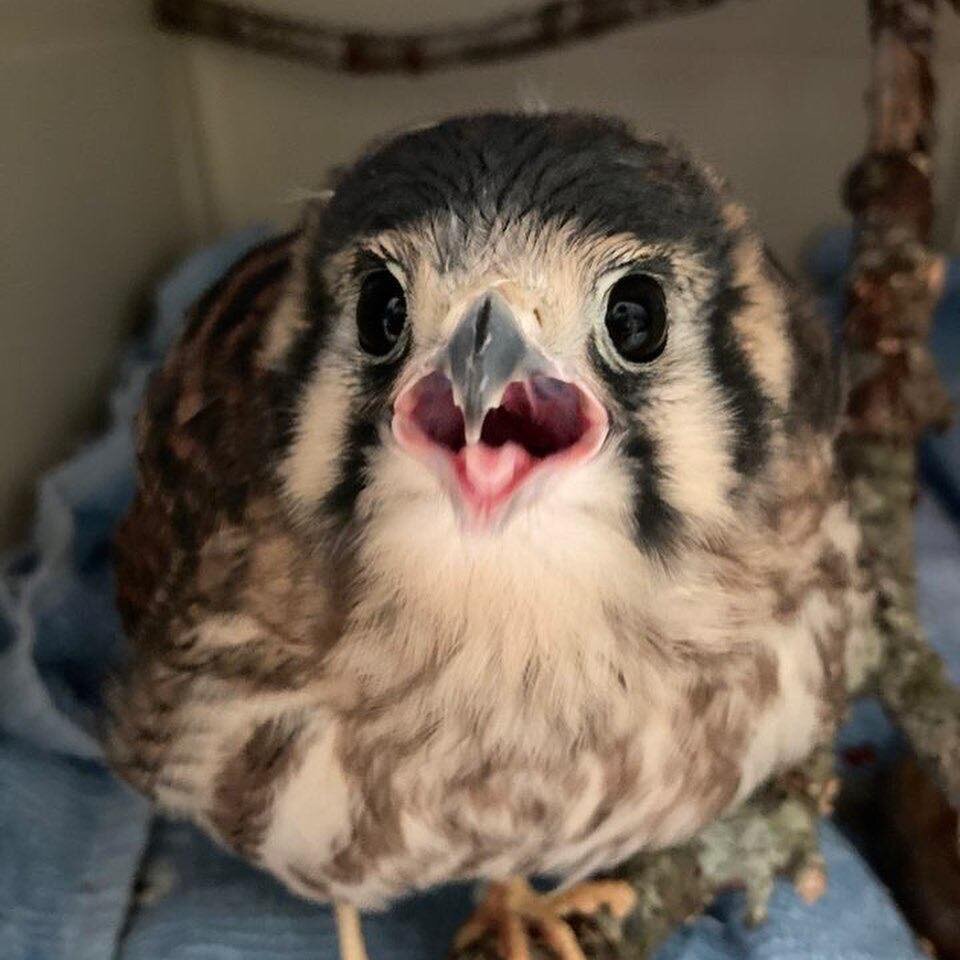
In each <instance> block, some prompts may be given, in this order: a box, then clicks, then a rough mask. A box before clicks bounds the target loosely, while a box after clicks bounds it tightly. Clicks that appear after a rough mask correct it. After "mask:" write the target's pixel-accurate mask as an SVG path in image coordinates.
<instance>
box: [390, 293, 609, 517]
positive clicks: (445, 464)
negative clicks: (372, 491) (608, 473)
mask: <svg viewBox="0 0 960 960" xmlns="http://www.w3.org/2000/svg"><path fill="white" fill-rule="evenodd" d="M607 427H608V417H607V412H606V410H605V409H604V408H603V406H602V405H601V404H600V403H599V401H598V400H597V399H596V398H595V397H594V396H593V394H592V392H591V391H590V390H589V389H588V388H587V387H586V386H585V385H584V384H583V383H582V382H580V381H579V380H571V379H567V378H565V377H563V376H562V375H561V374H560V373H559V371H558V369H557V367H556V365H555V364H554V363H553V362H552V361H551V360H550V359H549V358H548V357H547V356H546V355H545V354H544V353H543V352H542V351H541V350H540V348H539V347H538V346H537V345H536V344H534V343H533V342H531V340H530V338H528V337H527V336H526V335H525V334H524V332H523V330H522V329H521V327H520V324H519V323H518V322H517V320H516V318H515V316H514V314H513V311H512V310H511V308H510V304H509V303H508V302H507V300H506V299H505V298H504V297H503V296H502V295H501V294H500V293H499V292H498V291H496V290H492V291H489V292H487V293H485V294H483V295H482V296H481V297H479V298H478V299H477V300H475V301H474V302H473V303H472V304H471V305H470V307H469V308H468V309H467V310H466V312H465V314H464V315H463V317H462V318H461V319H460V321H459V322H458V323H457V326H456V328H455V329H454V331H453V333H452V335H451V336H450V339H449V341H448V342H447V343H446V344H445V345H444V346H443V347H441V349H440V350H439V352H438V354H437V355H436V358H435V361H434V365H433V369H431V370H430V371H429V372H427V373H426V374H425V375H424V376H421V377H420V378H419V379H418V380H416V381H414V382H413V383H411V384H409V385H408V386H407V387H406V388H404V389H403V390H402V391H401V393H400V395H399V396H398V397H397V400H396V402H395V403H394V413H393V432H394V436H395V437H396V439H397V441H398V443H399V444H400V446H401V447H402V448H403V449H405V450H406V451H407V452H408V453H410V454H412V455H413V456H415V457H416V458H417V459H419V460H420V461H422V462H424V463H425V464H426V465H427V466H429V467H430V468H432V469H433V470H434V471H435V472H436V473H437V474H438V475H439V476H440V478H441V479H442V480H443V482H444V483H445V485H446V486H447V487H448V489H449V490H450V492H451V494H453V496H454V501H455V503H456V504H457V505H458V506H460V507H462V508H463V511H464V513H465V514H466V515H467V517H468V518H469V519H470V520H472V521H481V522H482V521H487V520H490V519H492V518H494V517H496V516H499V515H501V514H503V513H504V511H505V509H506V508H507V506H508V505H513V504H515V503H516V502H517V500H518V499H519V498H520V497H519V495H520V494H521V492H524V493H527V494H530V495H532V494H533V493H534V492H535V491H536V490H537V489H539V488H540V487H541V486H542V484H540V483H534V481H535V480H538V479H539V480H544V479H546V477H548V476H549V475H550V474H554V473H557V472H558V471H561V470H568V469H570V468H571V467H573V466H575V465H577V464H580V463H583V462H584V461H586V460H589V459H591V458H592V457H593V456H594V455H595V454H596V452H597V451H598V450H599V449H600V446H601V444H602V443H603V440H604V438H605V437H606V434H607Z"/></svg>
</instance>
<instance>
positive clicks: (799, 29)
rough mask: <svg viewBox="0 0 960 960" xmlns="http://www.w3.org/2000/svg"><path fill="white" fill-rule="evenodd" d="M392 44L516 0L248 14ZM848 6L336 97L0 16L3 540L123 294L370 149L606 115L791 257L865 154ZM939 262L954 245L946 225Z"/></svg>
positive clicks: (272, 214)
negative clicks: (450, 120)
mask: <svg viewBox="0 0 960 960" xmlns="http://www.w3.org/2000/svg"><path fill="white" fill-rule="evenodd" d="M258 2H259V4H260V5H262V6H265V7H271V8H275V9H278V10H279V9H284V10H288V11H291V12H294V13H299V14H305V15H313V16H321V15H322V16H325V17H328V18H330V19H332V20H336V21H340V22H350V23H365V24H367V25H369V26H372V27H381V28H387V29H400V28H405V27H406V28H417V27H426V26H429V25H431V24H435V23H437V22H440V21H450V20H453V19H456V20H463V19H465V18H466V19H469V18H471V17H476V16H479V15H482V14H485V13H492V12H498V11H502V10H505V9H508V8H511V7H513V6H516V5H519V4H520V3H532V2H533V0H416V2H413V0H408V2H401V0H258ZM864 6H865V4H864V3H861V2H860V0H750V2H747V0H732V2H731V3H729V4H727V5H724V6H723V7H722V9H717V10H715V11H713V12H709V13H705V14H700V15H697V16H695V17H690V18H686V19H682V20H678V21H672V22H666V23H661V24H656V25H652V26H648V27H640V28H635V29H631V30H629V31H625V32H623V33H620V34H617V35H613V36H608V37H604V38H601V39H598V40H596V41H591V42H589V43H585V44H582V45H579V46H577V47H574V48H570V49H567V50H564V51H562V52H559V53H551V54H546V55H543V56H538V57H536V58H531V59H526V60H522V61H517V62H513V63H510V64H507V65H503V66H496V67H478V68H472V69H469V70H465V71H461V72H456V73H442V74H436V75H429V76H426V77H422V78H414V79H411V78H399V79H398V78H350V77H346V76H341V75H336V74H329V73H323V72H320V71H317V70H314V69H312V68H310V67H306V66H302V65H297V64H292V63H286V62H282V61H278V60H273V59H269V58H264V57H260V56H258V55H255V54H252V53H248V52H244V51H237V50H230V49H226V48H223V47H220V46H217V45H215V44H211V43H207V42H203V41H186V40H167V39H163V38H161V37H159V36H158V35H157V34H156V33H155V31H154V29H153V27H152V25H151V23H150V18H149V10H148V0H0V120H2V126H0V214H2V216H0V290H2V292H3V301H2V308H0V309H2V313H0V324H2V331H3V335H4V343H5V345H6V350H4V351H3V353H2V354H0V364H2V368H0V438H2V447H0V450H2V454H0V540H3V539H9V538H10V536H11V535H12V534H13V532H14V531H18V530H21V529H22V528H23V520H24V517H25V513H26V511H25V505H26V504H27V502H28V500H27V497H26V491H27V489H28V485H29V482H30V481H31V480H32V479H33V477H34V476H35V475H36V473H37V472H38V471H39V470H40V469H42V468H43V467H45V466H48V465H50V464H51V463H53V462H54V461H55V460H56V459H58V458H59V457H61V456H62V455H63V454H64V452H65V451H66V450H67V449H68V448H69V445H70V443H72V442H74V441H75V439H76V438H77V436H78V435H79V434H80V432H81V431H82V430H83V429H85V428H86V427H87V426H88V425H89V424H90V423H91V422H92V420H93V416H94V413H95V411H96V410H97V409H98V402H99V401H98V398H99V397H101V396H102V392H103V389H104V386H105V384H106V383H107V382H108V380H109V374H110V371H111V369H112V365H113V362H114V360H115V358H116V355H117V349H118V345H119V343H120V342H121V340H122V337H123V336H124V335H125V333H126V332H127V330H128V329H129V326H130V323H131V320H132V317H133V312H134V311H133V307H134V305H135V303H136V301H137V296H138V294H139V292H140V291H141V290H142V289H143V288H144V285H145V284H146V283H148V281H149V280H150V278H152V277H153V276H154V275H155V273H156V271H157V269H158V268H159V267H160V266H161V265H162V264H164V263H166V262H168V261H169V259H170V258H171V257H172V256H173V255H175V254H177V253H179V252H181V251H182V250H184V249H185V248H186V247H188V246H190V245H191V244H192V243H193V242H194V241H195V239H196V238H198V237H212V236H215V235H216V234H217V233H219V232H220V231H222V230H225V229H229V228H231V227H236V226H239V225H242V224H245V223H247V222H249V221H250V220H252V219H259V218H272V219H275V220H278V221H283V220H285V219H289V218H290V217H291V216H292V212H293V209H294V208H293V206H292V205H291V204H290V202H289V199H290V197H291V196H293V195H295V194H296V192H297V190H298V189H303V188H310V187H315V186H318V185H321V184H322V182H323V180H324V177H325V172H326V171H327V170H328V168H329V167H330V166H331V165H332V164H336V163H341V162H343V161H345V160H347V159H349V158H350V157H351V156H352V155H353V154H354V153H355V152H356V150H357V149H358V148H359V147H360V146H361V144H362V143H363V142H364V141H366V140H367V139H368V138H370V137H373V136H376V135H378V134H382V133H383V132H384V131H388V130H392V129H396V128H399V127H403V126H405V125H408V124H411V123H416V122H422V121H424V120H429V119H432V118H435V117H438V116H441V115H443V114H447V113H451V112H455V111H463V110H475V109H482V108H490V107H504V106H507V107H509V106H513V105H518V104H520V103H521V102H522V101H524V100H525V99H530V98H531V97H538V98H540V99H543V100H545V101H546V102H547V103H549V104H550V105H551V106H556V107H567V106H576V107H583V108H587V109H598V110H604V111H609V112H612V113H619V114H623V115H625V116H627V117H629V118H631V119H632V120H633V121H634V122H635V123H636V124H637V125H638V126H639V127H640V128H641V129H647V130H655V131H660V132H664V133H667V134H672V135H674V136H678V137H680V138H681V139H683V140H685V141H686V142H688V143H689V144H690V145H692V146H693V147H694V148H695V149H696V150H697V151H699V152H700V153H701V154H702V155H703V156H704V157H706V158H708V159H710V160H712V161H713V162H714V163H715V164H716V165H717V166H718V168H719V169H720V170H721V171H723V172H724V173H725V174H727V175H728V176H729V178H730V179H731V180H732V181H733V183H734V185H735V187H736V188H737V189H738V190H739V192H740V193H741V194H742V195H743V196H744V198H745V199H747V201H748V202H749V203H750V205H751V206H752V207H753V209H754V210H755V212H756V216H757V219H758V221H759V223H760V225H761V227H762V228H763V230H764V231H765V233H766V234H767V236H768V237H769V239H770V240H771V241H772V242H773V244H774V246H775V247H777V248H778V249H779V250H780V252H781V253H782V254H783V255H784V256H785V257H786V258H787V259H788V260H794V261H795V260H796V259H797V258H798V256H799V252H800V250H801V246H802V244H803V242H804V241H805V239H806V238H807V237H808V235H809V234H810V232H811V231H812V230H814V229H815V228H817V227H818V226H820V225H822V224H824V223H829V222H838V221H841V220H842V218H843V214H842V211H841V208H840V204H839V199H838V184H839V174H840V172H841V171H842V170H844V169H845V168H846V166H847V165H848V164H849V163H850V161H851V160H852V159H853V158H854V157H856V156H857V154H858V152H859V150H860V148H861V144H862V141H863V134H864V122H863V107H862V93H863V86H864V80H865V76H866V72H867V60H866V57H867V44H866V38H865V29H864V22H863V13H862V8H863V7H864ZM942 20H943V28H944V29H943V38H942V44H941V52H940V55H939V73H940V77H941V84H942V88H943V89H942V99H941V130H942V136H941V146H940V169H941V172H942V179H941V188H942V192H943V194H944V196H945V198H947V199H948V200H949V201H951V202H950V203H947V204H944V208H945V209H946V208H952V209H954V210H955V209H956V208H957V207H958V201H960V177H958V169H960V168H958V162H957V161H958V153H960V125H958V120H960V111H958V110H957V108H956V104H957V102H958V100H957V95H958V93H960V18H956V17H953V16H951V15H949V14H947V13H946V12H944V13H943V15H942ZM938 229H939V233H940V238H941V241H942V242H944V243H951V244H952V245H953V247H954V249H956V248H957V247H958V244H960V233H958V231H957V225H956V221H955V220H954V219H952V218H951V217H943V218H941V223H940V225H939V228H938Z"/></svg>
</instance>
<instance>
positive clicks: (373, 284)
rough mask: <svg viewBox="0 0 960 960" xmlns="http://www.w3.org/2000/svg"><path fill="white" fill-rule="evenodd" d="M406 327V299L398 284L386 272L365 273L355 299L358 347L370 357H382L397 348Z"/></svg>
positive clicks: (389, 273) (394, 278)
mask: <svg viewBox="0 0 960 960" xmlns="http://www.w3.org/2000/svg"><path fill="white" fill-rule="evenodd" d="M406 325H407V300H406V298H405V297H404V295H403V287H401V286H400V281H399V280H397V278H396V277H395V276H394V275H393V274H392V273H391V272H390V271H389V270H377V271H375V272H373V273H370V274H367V276H366V277H365V278H364V281H363V285H362V286H361V288H360V298H359V299H358V300H357V335H358V338H359V340H360V346H361V347H362V348H363V349H364V350H365V351H366V352H367V353H369V354H371V355H372V356H374V357H385V356H387V355H388V354H389V353H390V352H391V351H392V350H393V348H394V347H395V346H396V345H397V341H398V340H399V339H400V336H401V335H402V333H403V328H404V327H405V326H406Z"/></svg>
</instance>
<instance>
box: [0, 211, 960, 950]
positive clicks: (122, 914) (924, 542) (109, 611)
mask: <svg viewBox="0 0 960 960" xmlns="http://www.w3.org/2000/svg"><path fill="white" fill-rule="evenodd" d="M262 237H263V231H261V230H250V231H246V232H244V233H242V234H239V235H236V236H233V237H231V238H229V239H228V240H226V241H225V242H223V243H220V244H218V245H217V246H215V247H213V248H211V249H208V250H205V251H203V252H201V253H199V254H198V255H196V256H194V257H193V258H191V259H190V260H188V261H187V262H186V263H185V264H184V265H183V266H182V267H181V268H180V269H179V270H178V271H177V272H176V273H175V274H174V275H173V276H171V277H170V278H169V279H168V280H167V281H166V282H165V283H164V284H162V285H161V287H160V288H159V290H158V293H157V298H156V311H155V314H156V316H155V321H154V323H153V326H152V328H151V330H150V332H149V335H148V336H146V337H145V338H143V339H142V340H140V341H138V342H136V343H135V344H134V345H133V346H132V347H131V348H130V350H129V352H128V354H127V356H126V357H125V359H124V362H123V364H122V369H121V371H120V375H119V379H118V384H117V386H116V388H115V390H114V392H113V394H112V397H111V416H110V426H109V429H108V430H107V431H106V432H105V433H104V434H103V435H102V436H100V437H99V438H98V439H96V440H95V441H94V442H92V443H91V444H89V445H88V446H87V447H85V448H84V449H82V450H80V451H79V452H78V453H77V454H76V456H74V457H73V458H71V459H70V460H68V461H67V462H66V463H65V464H63V465H62V466H61V467H59V468H57V469H56V470H53V471H52V472H50V473H49V474H47V475H46V476H45V477H43V478H42V480H41V482H40V484H39V489H38V506H37V520H36V528H35V533H34V537H33V542H32V544H31V545H30V546H29V547H28V548H25V549H23V550H21V551H18V552H17V553H16V554H14V555H13V556H11V557H10V558H8V560H7V562H6V563H5V565H4V567H3V570H2V573H0V960H114V958H117V960H188V958H189V960H233V958H236V960H240V958H242V960H266V958H270V960H299V958H303V960H307V958H309V960H329V958H333V957H335V956H336V940H335V934H334V928H333V922H332V918H331V914H330V911H329V910H328V909H327V908H324V907H318V906H316V905H312V904H309V903H305V902H303V901H300V900H298V899H297V898H295V897H293V896H291V895H290V894H289V893H287V892H286V891H285V890H284V889H283V888H281V887H280V886H279V885H278V884H277V883H275V882H274V881H273V880H271V879H270V878H269V877H267V876H265V875H263V874H260V873H258V872H256V871H254V870H253V869H251V868H249V867H247V866H246V865H244V864H242V863H240V862H239V861H237V860H236V859H234V858H233V857H231V856H230V855H228V854H226V853H224V852H222V851H221V850H219V849H217V848H216V847H214V846H213V845H212V844H211V843H210V842H209V841H207V840H206V839H205V838H204V837H203V836H202V835H201V834H200V833H199V832H197V831H196V830H194V829H193V828H192V827H190V826H189V825H186V824H183V823H174V822H170V821H168V820H166V819H163V818H160V817H157V816H156V815H155V814H154V813H153V812H152V811H151V810H150V809H149V807H148V806H147V804H146V803H145V802H144V801H143V800H141V799H140V798H139V797H137V796H135V795H134V794H133V793H131V792H130V791H129V790H127V789H126V788H125V787H123V786H121V785H120V784H119V783H118V782H116V781H115V780H114V779H113V778H112V777H111V776H110V774H109V773H108V771H107V770H106V769H105V767H104V765H103V762H102V757H101V751H100V748H99V745H98V739H97V721H98V716H99V708H100V703H99V689H100V684H101V681H102V679H103V677H104V675H105V672H106V671H107V669H108V668H109V665H110V664H111V663H112V662H114V661H115V659H116V657H117V655H118V652H119V651H120V649H121V645H122V637H121V631H120V626H119V621H118V619H117V614H116V612H115V610H114V607H113V602H112V592H113V585H112V576H111V570H110V565H109V553H108V542H109V537H110V532H111V530H112V528H113V526H114V524H115V523H116V521H117V519H118V517H119V516H120V515H121V514H122V512H123V511H124V509H125V507H126V505H127V503H128V502H129V500H130V497H131V495H132V486H133V446H132V441H131V432H130V423H131V418H132V415H133V412H134V410H135V409H136V407H137V404H138V402H139V398H140V396H141V393H142V390H143V387H144V384H145V382H146V379H147V377H148V375H149V373H150V370H151V369H152V367H153V366H154V365H155V364H156V363H157V361H158V360H159V359H160V357H162V355H163V353H164V352H165V350H166V349H167V348H168V347H169V345H170V344H171V342H172V340H173V338H174V337H175V336H176V333H177V331H178V329H179V326H180V323H181V319H182V317H183V314H184V310H185V308H186V307H187V306H188V305H189V303H190V302H192V301H193V300H194V299H195V298H196V297H197V295H198V294H199V293H200V292H201V291H202V290H203V288H204V287H206V286H207V285H208V284H209V283H210V281H211V280H212V279H213V278H214V277H216V276H217V275H218V274H220V273H221V272H222V271H223V270H224V269H225V268H226V267H227V266H228V265H229V264H230V263H231V262H232V261H233V260H234V259H235V258H236V257H237V256H238V255H239V254H241V253H242V252H243V251H244V250H246V249H247V248H248V247H250V246H252V245H253V244H254V243H255V242H257V241H258V240H260V239H262ZM951 296H952V297H953V298H954V301H955V300H956V299H958V298H960V291H958V290H953V292H952V294H951ZM953 310H954V314H953V316H954V317H955V311H956V303H955V302H954V304H953ZM948 316H949V315H948ZM956 326H957V325H956V323H954V327H956ZM958 332H960V331H958ZM953 356H954V357H956V356H957V354H956V353H954V354H953ZM958 372H960V371H958ZM957 439H958V438H957V436H956V435H955V436H954V437H953V438H952V440H951V441H950V442H952V443H954V444H956V443H957ZM953 449H957V448H956V446H954V448H953ZM940 459H941V461H942V463H941V467H942V468H943V470H942V471H941V472H944V473H945V474H946V477H947V486H945V487H941V488H939V489H940V496H941V498H942V501H943V503H942V504H940V503H938V502H936V501H935V500H934V499H933V498H931V497H929V496H928V497H924V499H923V502H922V503H921V506H920V510H919V514H918V535H919V540H920V544H921V563H920V583H921V591H922V603H923V614H924V619H925V622H926V624H927V627H928V629H929V630H930V633H931V635H932V637H933V638H934V640H935V642H937V643H938V644H939V645H940V646H941V649H943V650H944V651H945V652H947V653H948V654H949V655H950V657H951V667H952V669H953V670H954V675H955V676H956V677H957V678H958V679H960V657H958V656H957V648H958V644H957V639H956V631H957V624H956V611H957V608H958V590H960V533H958V529H957V528H956V527H955V526H954V525H953V524H952V523H951V521H950V520H949V519H948V515H947V510H946V508H948V507H949V506H950V501H949V491H950V487H949V484H950V483H955V484H956V483H957V482H958V481H960V467H958V469H957V470H956V471H955V472H954V473H951V472H950V464H949V457H948V456H941V458H940ZM958 488H960V484H958ZM944 490H946V494H944V492H943V491H944ZM943 504H946V508H945V506H944V505H943ZM864 740H870V741H871V742H872V743H873V744H875V745H876V746H877V747H879V748H881V749H879V751H878V752H879V754H880V755H882V754H883V749H882V748H883V747H884V746H886V747H891V745H892V744H893V743H894V740H893V739H892V738H891V734H890V731H889V728H888V727H887V725H886V722H885V720H884V719H883V716H882V714H881V712H880V711H879V709H878V708H877V707H876V705H875V704H864V705H862V706H861V707H859V708H858V710H857V711H856V712H855V715H854V717H853V719H852V720H851V723H850V724H849V725H848V727H847V728H846V729H845V731H844V734H843V737H842V745H843V744H859V743H862V742H863V741H864ZM822 839H823V847H824V853H825V856H826V859H827V864H828V867H829V872H830V886H829V890H828V892H827V894H826V895H825V896H824V897H823V898H822V899H821V900H820V902H818V903H817V904H816V905H814V906H812V907H807V906H806V905H804V904H803V903H802V902H801V901H800V900H799V899H798V898H797V896H796V895H795V894H794V893H793V891H792V889H791V888H790V887H789V885H787V884H785V883H784V884H780V885H779V886H778V887H777V889H776V891H775V893H774V897H773V903H772V905H771V912H770V920H769V922H768V923H767V924H765V925H764V926H762V927H760V928H758V929H753V930H751V929H748V928H747V927H746V926H745V925H744V923H743V921H742V914H743V904H742V899H741V898H740V896H739V895H736V894H731V895H727V896H724V897H722V898H720V900H718V902H717V903H716V904H715V905H714V906H713V907H712V909H711V910H710V911H709V913H708V914H706V915H705V916H703V917H701V918H699V919H698V920H696V921H695V922H693V923H691V924H690V925H688V926H687V927H686V928H684V929H683V930H681V931H678V933H677V934H676V935H675V936H674V937H673V938H672V939H671V941H670V942H669V943H668V944H667V945H666V946H665V947H664V948H663V949H662V951H661V957H662V960H746V958H750V960H762V958H763V960H801V958H802V960H810V958H823V960H868V958H869V960H905V958H906V960H910V958H918V960H919V958H920V957H921V956H922V955H921V954H920V953H919V951H918V949H917V948H916V946H915V944H914V941H913V938H912V936H911V934H910V932H909V930H908V929H907V927H906V925H905V923H904V921H903V920H902V918H901V917H900V915H899V914H898V912H897V910H896V908H895V906H894V905H893V903H892V901H891V899H890V897H889V896H888V894H887V893H886V892H885V890H884V889H883V888H882V887H881V885H880V884H879V883H878V882H877V880H876V879H875V878H874V877H873V876H872V875H871V873H870V871H869V869H868V868H867V866H866V865H865V863H864V862H863V860H861V858H860V857H859V856H858V855H857V853H856V852H855V849H854V847H853V845H852V844H851V843H850V842H849V841H848V840H847V839H846V838H845V837H844V836H843V835H841V833H840V832H839V831H838V829H837V828H836V827H835V826H834V825H832V824H830V823H825V824H824V825H823V830H822ZM470 906H471V891H469V890H468V889H465V888H463V887H456V888H446V889H441V890H437V891H435V892H432V893H430V894H428V895H425V896H421V897H417V898H415V899H412V900H409V901H407V902H404V903H401V904H399V905H397V906H396V907H394V908H393V909H392V910H390V911H389V912H387V913H384V914H379V915H372V916H369V917H368V918H367V919H366V920H365V929H366V933H367V938H368V943H369V947H370V952H371V955H372V957H373V960H388V958H396V960H433V958H436V960H439V958H440V957H442V956H444V954H445V951H446V944H448V943H449V941H450V938H451V936H452V934H453V931H454V929H455V927H456V926H457V924H458V923H460V922H461V921H462V920H463V919H464V917H465V916H466V914H467V913H468V911H469V909H470Z"/></svg>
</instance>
